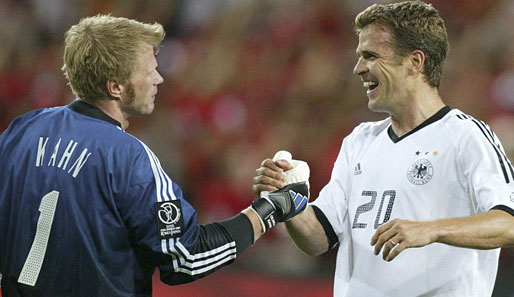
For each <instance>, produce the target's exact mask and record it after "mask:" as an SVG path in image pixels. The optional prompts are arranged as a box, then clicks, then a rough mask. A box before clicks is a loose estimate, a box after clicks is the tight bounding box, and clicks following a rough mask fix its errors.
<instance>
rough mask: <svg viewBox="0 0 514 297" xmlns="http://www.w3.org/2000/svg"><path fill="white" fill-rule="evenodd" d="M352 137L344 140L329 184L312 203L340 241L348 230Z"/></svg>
mask: <svg viewBox="0 0 514 297" xmlns="http://www.w3.org/2000/svg"><path fill="white" fill-rule="evenodd" d="M349 142H351V139H350V136H348V137H347V138H345V139H344V140H343V144H342V147H341V150H340V151H339V155H338V156H337V159H336V162H335V163H334V168H333V169H332V175H331V177H330V181H329V182H328V184H327V185H326V186H325V187H324V188H323V189H322V190H321V192H320V194H319V197H318V198H317V199H316V200H315V201H314V202H312V205H314V206H316V207H318V208H319V209H320V210H321V211H322V212H323V214H324V215H325V217H326V218H327V219H328V221H329V222H330V224H331V225H332V228H333V229H334V232H335V234H336V235H337V237H338V238H339V241H342V240H343V237H344V233H346V232H347V231H346V230H347V228H346V226H345V224H347V220H348V218H347V216H348V201H347V199H348V195H349V194H348V183H349V177H348V173H349V172H351V171H350V170H349V152H348V146H349Z"/></svg>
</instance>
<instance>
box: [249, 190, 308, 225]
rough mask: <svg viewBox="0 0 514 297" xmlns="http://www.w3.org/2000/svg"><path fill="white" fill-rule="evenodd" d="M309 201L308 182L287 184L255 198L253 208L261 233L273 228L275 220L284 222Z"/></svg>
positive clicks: (302, 208)
mask: <svg viewBox="0 0 514 297" xmlns="http://www.w3.org/2000/svg"><path fill="white" fill-rule="evenodd" d="M308 201H309V185H308V182H298V183H293V184H289V185H287V186H286V187H284V188H282V189H279V190H276V191H274V192H271V193H269V194H268V195H267V196H264V197H261V198H256V199H255V200H253V202H252V208H253V210H254V211H255V212H256V213H257V214H258V215H259V217H260V219H261V223H262V227H263V233H265V232H266V231H268V230H269V229H271V228H273V226H275V225H276V224H277V222H284V221H286V220H289V219H290V218H292V217H294V216H295V215H297V214H299V213H300V212H302V211H303V210H304V209H305V208H306V207H307V202H308Z"/></svg>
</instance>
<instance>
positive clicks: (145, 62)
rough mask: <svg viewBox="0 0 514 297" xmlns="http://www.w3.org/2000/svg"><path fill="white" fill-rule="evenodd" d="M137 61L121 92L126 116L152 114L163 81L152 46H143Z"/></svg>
mask: <svg viewBox="0 0 514 297" xmlns="http://www.w3.org/2000/svg"><path fill="white" fill-rule="evenodd" d="M135 63H137V65H138V66H137V67H136V70H135V71H134V72H133V73H132V75H131V77H130V79H129V81H128V83H126V84H124V85H123V88H122V92H121V98H120V103H121V104H120V108H121V110H122V112H123V114H125V115H126V116H125V118H128V117H130V116H137V115H149V114H151V113H152V111H153V110H154V107H155V105H154V101H155V95H156V94H157V86H158V85H159V84H161V83H162V82H163V78H162V76H161V75H160V74H159V72H157V60H156V59H155V55H154V51H153V48H152V46H150V45H147V46H145V47H143V49H142V50H141V52H140V54H139V56H138V60H137V61H135Z"/></svg>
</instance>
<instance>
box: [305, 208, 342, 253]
mask: <svg viewBox="0 0 514 297" xmlns="http://www.w3.org/2000/svg"><path fill="white" fill-rule="evenodd" d="M311 207H312V209H313V210H314V214H315V215H316V218H317V219H318V221H319V222H320V223H321V226H322V227H323V229H324V230H325V234H326V235H327V237H328V244H329V246H328V249H332V248H334V247H335V246H336V245H337V244H338V243H339V239H338V238H337V235H336V233H335V232H334V228H332V225H330V222H329V221H328V219H327V217H326V216H325V214H324V213H323V212H322V211H321V209H319V208H318V207H317V206H315V205H312V204H311Z"/></svg>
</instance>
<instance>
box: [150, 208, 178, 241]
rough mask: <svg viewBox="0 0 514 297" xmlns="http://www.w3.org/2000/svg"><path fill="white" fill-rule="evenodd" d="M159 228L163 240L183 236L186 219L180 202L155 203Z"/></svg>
mask: <svg viewBox="0 0 514 297" xmlns="http://www.w3.org/2000/svg"><path fill="white" fill-rule="evenodd" d="M155 211H156V214H157V226H158V227H159V237H160V238H161V239H169V238H177V237H180V236H182V232H183V230H184V219H183V217H182V207H181V206H180V201H179V200H171V201H163V202H157V203H155Z"/></svg>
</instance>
